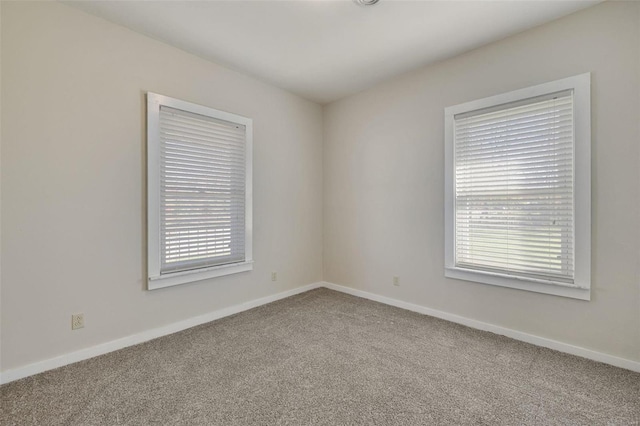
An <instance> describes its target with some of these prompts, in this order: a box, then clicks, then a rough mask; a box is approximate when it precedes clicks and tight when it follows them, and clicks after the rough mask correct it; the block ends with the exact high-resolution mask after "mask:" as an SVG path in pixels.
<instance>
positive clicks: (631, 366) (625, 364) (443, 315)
mask: <svg viewBox="0 0 640 426" xmlns="http://www.w3.org/2000/svg"><path fill="white" fill-rule="evenodd" d="M323 286H324V287H326V288H329V289H331V290H336V291H339V292H342V293H347V294H350V295H352V296H357V297H362V298H364V299H369V300H373V301H375V302H380V303H384V304H385V305H391V306H395V307H398V308H402V309H406V310H409V311H413V312H418V313H420V314H424V315H429V316H432V317H436V318H440V319H443V320H447V321H451V322H455V323H458V324H462V325H466V326H467V327H471V328H475V329H478V330H484V331H490V332H491V333H495V334H500V335H502V336H507V337H510V338H512V339H515V340H520V341H523V342H527V343H531V344H533V345H536V346H542V347H545V348H549V349H555V350H556V351H559V352H564V353H568V354H571V355H576V356H579V357H582V358H587V359H591V360H593V361H598V362H603V363H605V364H610V365H613V366H615V367H620V368H626V369H627V370H631V371H636V372H639V373H640V362H638V361H632V360H630V359H625V358H620V357H617V356H614V355H609V354H605V353H602V352H597V351H594V350H591V349H586V348H582V347H580V346H574V345H570V344H568V343H562V342H559V341H557V340H552V339H547V338H545V337H540V336H535V335H533V334H528V333H524V332H522V331H517V330H513V329H511V328H505V327H500V326H498V325H494V324H489V323H486V322H482V321H477V320H474V319H470V318H466V317H462V316H459V315H455V314H450V313H447V312H443V311H438V310H436V309H431V308H427V307H424V306H420V305H415V304H413V303H409V302H403V301H401V300H397V299H392V298H390V297H385V296H380V295H377V294H373V293H369V292H367V291H363V290H357V289H354V288H351V287H345V286H341V285H338V284H333V283H328V282H324V283H323Z"/></svg>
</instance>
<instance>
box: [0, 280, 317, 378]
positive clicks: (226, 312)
mask: <svg viewBox="0 0 640 426" xmlns="http://www.w3.org/2000/svg"><path fill="white" fill-rule="evenodd" d="M323 285H324V283H321V282H318V283H312V284H309V285H305V286H302V287H297V288H294V289H292V290H287V291H283V292H281V293H277V294H274V295H271V296H266V297H262V298H260V299H256V300H251V301H248V302H244V303H241V304H239V305H234V306H230V307H228V308H223V309H219V310H217V311H213V312H209V313H207V314H204V315H200V316H197V317H193V318H189V319H186V320H183V321H179V322H176V323H173V324H169V325H166V326H164V327H158V328H154V329H151V330H147V331H144V332H142V333H138V334H133V335H131V336H127V337H123V338H121V339H117V340H112V341H110V342H106V343H102V344H99V345H96V346H92V347H90V348H86V349H81V350H79V351H75V352H71V353H68V354H64V355H60V356H57V357H55V358H50V359H46V360H43V361H38V362H35V363H33V364H28V365H25V366H23V367H19V368H16V369H13V370H7V371H4V372H2V373H0V384H5V383H9V382H12V381H14V380H18V379H22V378H24V377H28V376H32V375H34V374H38V373H43V372H45V371H48V370H53V369H54V368H58V367H63V366H65V365H69V364H73V363H75V362H78V361H84V360H86V359H89V358H93V357H96V356H98V355H104V354H106V353H109V352H113V351H117V350H119V349H123V348H126V347H128V346H133V345H137V344H139V343H143V342H146V341H149V340H152V339H156V338H158V337H162V336H166V335H168V334H173V333H176V332H178V331H182V330H186V329H187V328H191V327H195V326H197V325H200V324H205V323H207V322H211V321H214V320H217V319H220V318H224V317H228V316H230V315H234V314H237V313H239V312H243V311H247V310H249V309H253V308H256V307H258V306H262V305H266V304H267V303H271V302H275V301H277V300H280V299H285V298H287V297H290V296H294V295H296V294H299V293H304V292H306V291H309V290H313V289H316V288H319V287H322V286H323Z"/></svg>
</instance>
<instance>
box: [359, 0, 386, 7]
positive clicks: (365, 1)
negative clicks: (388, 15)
mask: <svg viewBox="0 0 640 426" xmlns="http://www.w3.org/2000/svg"><path fill="white" fill-rule="evenodd" d="M353 1H354V3H355V4H357V5H358V6H371V5H374V4H376V3H378V2H379V1H380V0H353Z"/></svg>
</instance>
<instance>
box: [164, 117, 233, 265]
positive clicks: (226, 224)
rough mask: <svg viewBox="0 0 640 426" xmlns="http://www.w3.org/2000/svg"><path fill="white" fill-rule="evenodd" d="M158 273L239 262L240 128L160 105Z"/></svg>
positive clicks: (229, 123)
mask: <svg viewBox="0 0 640 426" xmlns="http://www.w3.org/2000/svg"><path fill="white" fill-rule="evenodd" d="M159 127H160V263H161V265H160V273H161V274H162V273H170V272H176V271H184V270H191V269H197V268H205V267H210V266H217V265H224V264H230V263H236V262H242V261H244V260H245V179H246V173H245V167H246V166H245V164H246V162H245V155H246V153H245V145H246V137H245V136H246V135H245V133H246V128H245V126H242V125H239V124H236V123H231V122H227V121H223V120H218V119H215V118H211V117H207V116H204V115H199V114H194V113H191V112H186V111H182V110H179V109H175V108H170V107H166V106H164V105H162V106H160V115H159Z"/></svg>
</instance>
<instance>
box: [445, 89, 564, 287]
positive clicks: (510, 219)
mask: <svg viewBox="0 0 640 426" xmlns="http://www.w3.org/2000/svg"><path fill="white" fill-rule="evenodd" d="M573 111H574V97H573V90H565V91H562V92H557V93H553V94H549V95H544V96H538V97H534V98H530V99H526V100H521V101H517V102H511V103H508V104H503V105H498V106H494V107H491V108H485V109H481V110H476V111H470V112H466V113H462V114H457V115H455V117H454V158H455V160H454V161H455V171H454V173H455V177H454V191H455V199H454V203H455V207H454V209H455V217H454V221H455V231H454V232H455V246H454V251H455V266H456V267H458V268H463V269H469V270H474V271H478V272H485V273H496V274H505V275H508V276H516V277H518V276H520V277H529V278H532V279H541V280H551V281H553V282H555V283H557V284H561V285H562V283H566V284H567V285H572V283H573V282H574V254H575V247H574V242H575V238H574V225H575V224H574V117H573V114H574V112H573Z"/></svg>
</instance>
